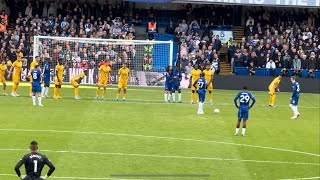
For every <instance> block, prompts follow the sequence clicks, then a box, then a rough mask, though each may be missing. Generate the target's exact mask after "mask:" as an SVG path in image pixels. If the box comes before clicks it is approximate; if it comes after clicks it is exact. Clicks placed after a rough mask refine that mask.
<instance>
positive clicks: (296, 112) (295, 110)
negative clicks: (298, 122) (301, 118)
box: [292, 105, 299, 116]
mask: <svg viewBox="0 0 320 180" xmlns="http://www.w3.org/2000/svg"><path fill="white" fill-rule="evenodd" d="M292 110H293V112H294V115H295V116H297V115H298V114H299V112H298V106H294V105H292Z"/></svg>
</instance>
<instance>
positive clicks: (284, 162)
mask: <svg viewBox="0 0 320 180" xmlns="http://www.w3.org/2000/svg"><path fill="white" fill-rule="evenodd" d="M0 151H28V150H27V149H0ZM41 152H52V153H70V154H96V155H114V156H136V157H153V158H175V159H195V160H212V161H234V162H253V163H270V164H292V165H310V166H320V164H317V163H305V162H286V161H264V160H253V159H232V158H216V157H195V156H174V155H158V154H135V153H133V154H132V153H119V152H94V151H93V152H86V151H64V150H41Z"/></svg>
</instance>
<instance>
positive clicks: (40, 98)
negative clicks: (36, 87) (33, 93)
mask: <svg viewBox="0 0 320 180" xmlns="http://www.w3.org/2000/svg"><path fill="white" fill-rule="evenodd" d="M41 100H42V97H41V96H38V103H39V105H40V104H42V103H41Z"/></svg>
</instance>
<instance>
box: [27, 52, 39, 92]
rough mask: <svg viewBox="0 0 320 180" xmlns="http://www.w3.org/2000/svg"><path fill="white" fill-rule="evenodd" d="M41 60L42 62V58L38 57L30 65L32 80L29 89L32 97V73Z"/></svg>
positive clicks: (29, 75)
mask: <svg viewBox="0 0 320 180" xmlns="http://www.w3.org/2000/svg"><path fill="white" fill-rule="evenodd" d="M39 60H40V57H39V56H36V57H35V59H34V60H33V61H32V62H31V64H30V70H29V73H28V77H29V79H30V87H29V94H30V96H32V95H33V93H32V77H31V74H30V73H31V72H32V71H33V70H35V67H36V66H37V65H39Z"/></svg>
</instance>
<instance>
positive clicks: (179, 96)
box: [178, 93, 181, 101]
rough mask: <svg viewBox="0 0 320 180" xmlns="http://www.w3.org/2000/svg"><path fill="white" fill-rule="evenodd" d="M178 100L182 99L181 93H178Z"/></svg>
mask: <svg viewBox="0 0 320 180" xmlns="http://www.w3.org/2000/svg"><path fill="white" fill-rule="evenodd" d="M178 100H179V101H181V93H179V94H178Z"/></svg>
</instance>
